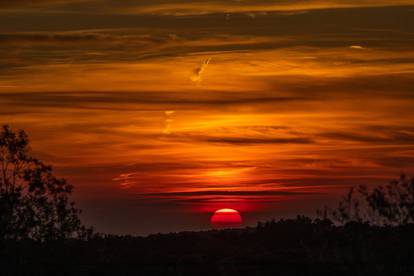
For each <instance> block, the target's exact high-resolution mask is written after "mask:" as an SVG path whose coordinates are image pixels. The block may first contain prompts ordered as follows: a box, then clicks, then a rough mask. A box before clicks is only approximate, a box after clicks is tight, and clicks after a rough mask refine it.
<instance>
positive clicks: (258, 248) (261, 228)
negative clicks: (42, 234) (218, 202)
mask: <svg viewBox="0 0 414 276" xmlns="http://www.w3.org/2000/svg"><path fill="white" fill-rule="evenodd" d="M413 234H414V226H413V225H404V226H397V227H391V226H383V227H379V226H370V225H368V224H361V223H349V224H346V225H345V226H335V225H333V224H332V223H331V222H330V221H328V220H313V221H312V220H311V219H309V218H305V217H298V218H297V219H293V220H281V221H278V222H275V221H270V222H266V223H260V224H259V225H258V226H257V227H255V228H246V229H234V230H212V231H206V232H183V233H173V234H157V235H150V236H148V237H145V238H144V237H132V236H113V235H101V236H95V237H93V238H91V239H90V240H89V241H82V240H75V239H67V240H60V241H51V242H46V243H42V242H36V241H33V240H22V241H19V242H15V241H14V242H12V241H2V242H1V247H0V248H1V249H0V266H1V268H2V275H45V274H50V275H334V274H335V275H414V274H413V273H414V254H413V252H414V251H413V250H414V239H413Z"/></svg>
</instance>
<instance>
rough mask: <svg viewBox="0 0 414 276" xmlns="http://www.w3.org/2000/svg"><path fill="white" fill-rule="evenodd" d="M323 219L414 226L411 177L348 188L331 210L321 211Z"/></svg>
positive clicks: (412, 183)
mask: <svg viewBox="0 0 414 276" xmlns="http://www.w3.org/2000/svg"><path fill="white" fill-rule="evenodd" d="M319 214H320V215H321V216H322V217H324V218H326V217H329V218H330V219H332V220H334V221H336V222H339V223H342V224H345V223H349V222H360V223H368V224H372V225H390V226H397V225H406V224H410V223H414V178H412V179H409V178H407V177H406V176H405V175H401V177H400V179H399V180H393V181H391V182H390V183H389V184H387V185H380V186H377V187H374V188H371V189H370V188H368V187H367V186H365V185H362V186H359V187H358V189H357V190H356V191H355V188H351V189H350V190H349V192H348V194H347V195H346V196H345V197H344V198H343V199H342V200H341V201H340V202H339V204H338V207H337V208H336V209H334V210H329V211H326V210H325V211H324V212H320V211H319Z"/></svg>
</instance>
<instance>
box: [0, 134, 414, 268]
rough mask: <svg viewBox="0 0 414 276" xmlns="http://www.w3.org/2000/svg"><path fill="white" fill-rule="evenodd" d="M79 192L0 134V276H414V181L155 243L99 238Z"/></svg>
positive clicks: (14, 138)
mask: <svg viewBox="0 0 414 276" xmlns="http://www.w3.org/2000/svg"><path fill="white" fill-rule="evenodd" d="M72 190H73V187H72V186H71V185H70V184H68V183H67V182H66V181H65V180H64V179H59V178H57V177H55V176H54V175H53V171H52V168H51V167H50V166H47V165H45V164H44V163H42V162H41V161H40V160H38V159H36V158H34V157H33V156H32V155H31V151H30V147H29V140H28V137H27V135H26V133H25V132H24V131H18V132H14V131H12V129H11V128H10V127H9V126H4V127H3V129H2V131H1V132H0V275H49V274H50V275H332V274H336V275H371V274H372V275H414V254H413V252H414V251H413V250H414V238H413V237H414V224H413V222H414V180H413V179H409V178H407V177H406V176H404V175H403V176H401V177H400V179H399V180H397V181H391V182H390V183H389V184H387V185H381V186H375V187H367V186H360V187H358V188H355V189H354V188H351V189H350V191H349V193H348V194H347V195H346V196H345V197H344V198H343V199H342V200H341V201H340V202H339V204H338V206H337V207H336V208H333V209H332V208H328V207H325V208H324V209H322V210H320V211H318V214H319V218H318V219H314V220H312V219H310V218H307V217H303V216H298V217H297V218H296V219H285V220H280V221H267V222H260V223H258V225H257V227H250V228H249V227H248V228H244V229H228V230H211V231H204V232H182V233H171V234H157V235H150V236H148V237H133V236H115V235H104V234H99V233H95V232H94V231H93V230H92V229H91V228H87V227H85V226H84V225H83V224H82V223H81V221H80V219H79V214H80V210H78V209H77V208H76V207H75V204H74V203H73V202H71V201H70V195H71V192H72Z"/></svg>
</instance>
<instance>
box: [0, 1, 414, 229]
mask: <svg viewBox="0 0 414 276" xmlns="http://www.w3.org/2000/svg"><path fill="white" fill-rule="evenodd" d="M0 124H2V125H3V124H10V125H11V126H12V127H13V128H14V129H24V130H26V131H27V133H28V134H29V137H30V139H31V142H32V149H33V153H34V154H35V155H36V156H38V157H39V158H41V159H42V160H43V161H45V162H46V163H49V164H51V165H53V167H54V168H55V172H56V174H57V175H59V176H61V177H65V178H67V179H68V181H70V183H72V184H73V185H74V186H75V189H76V190H75V192H74V200H75V201H76V202H77V205H78V206H79V207H80V208H81V209H82V210H83V214H82V218H83V220H84V222H85V223H86V224H87V225H93V226H95V227H96V229H97V230H98V231H102V232H107V233H116V234H140V235H141V234H148V233H153V232H170V231H180V230H197V229H208V228H210V220H209V219H210V216H211V215H212V214H213V213H214V211H216V210H217V209H220V208H232V209H236V210H238V211H239V212H240V213H241V215H242V217H243V218H244V223H245V225H254V224H255V223H256V222H257V221H258V220H264V219H270V218H282V217H290V216H293V215H296V214H305V215H311V216H312V215H315V211H316V209H317V208H319V207H323V206H324V205H325V204H328V205H331V204H333V203H335V202H336V201H337V200H338V199H339V198H340V197H341V195H342V194H344V192H345V191H346V190H347V189H348V188H349V187H352V186H353V185H358V184H369V185H371V184H385V183H387V182H388V181H389V180H391V179H393V178H396V177H398V175H399V174H401V173H403V172H404V173H407V174H409V175H413V174H414V0H325V1H323V0H321V1H319V0H256V1H255V0H193V1H190V0H125V1H120V0H62V1H59V0H41V1H29V0H14V1H11V0H0Z"/></svg>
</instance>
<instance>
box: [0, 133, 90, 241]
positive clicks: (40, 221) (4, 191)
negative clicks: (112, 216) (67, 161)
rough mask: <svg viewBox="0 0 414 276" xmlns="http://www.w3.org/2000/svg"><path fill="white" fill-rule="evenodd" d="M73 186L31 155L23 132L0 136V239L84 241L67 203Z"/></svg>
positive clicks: (75, 215) (76, 217)
mask: <svg viewBox="0 0 414 276" xmlns="http://www.w3.org/2000/svg"><path fill="white" fill-rule="evenodd" d="M72 190H73V186H72V185H70V184H68V183H67V182H66V181H65V179H59V178H56V177H55V176H54V175H53V173H52V168H51V167H50V166H47V165H45V164H44V163H42V162H41V161H40V160H38V159H36V158H34V157H33V156H32V155H31V151H30V147H29V139H28V136H27V135H26V133H25V132H24V131H23V130H20V131H18V132H13V131H12V130H11V128H10V127H9V126H3V128H2V130H1V132H0V239H11V240H22V239H33V240H38V241H46V240H57V239H64V238H70V237H76V238H85V237H86V236H87V235H90V234H91V229H86V228H85V227H84V226H82V224H81V221H80V219H79V213H80V211H79V210H78V209H76V208H75V206H74V203H73V202H70V201H69V196H70V194H71V192H72Z"/></svg>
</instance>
